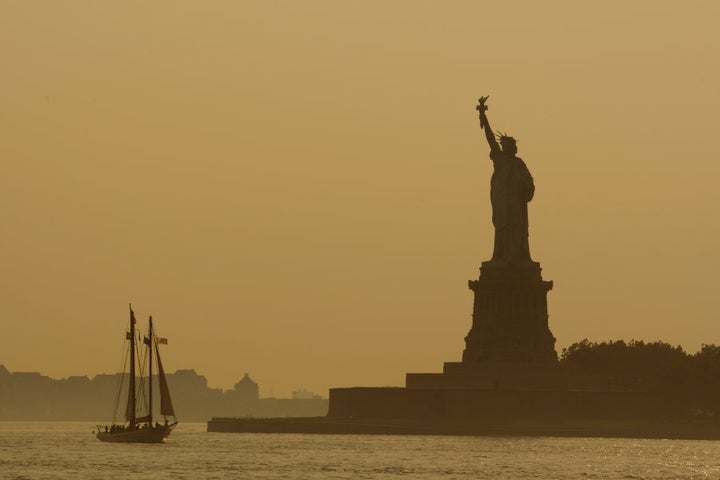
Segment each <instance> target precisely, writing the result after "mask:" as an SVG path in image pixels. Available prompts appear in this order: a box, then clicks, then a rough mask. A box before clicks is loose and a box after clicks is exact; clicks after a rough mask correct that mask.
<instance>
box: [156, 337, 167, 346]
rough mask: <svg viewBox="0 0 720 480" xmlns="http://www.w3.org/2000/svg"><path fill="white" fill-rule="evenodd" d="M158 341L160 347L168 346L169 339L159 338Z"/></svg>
mask: <svg viewBox="0 0 720 480" xmlns="http://www.w3.org/2000/svg"><path fill="white" fill-rule="evenodd" d="M157 340H158V343H159V344H160V345H167V338H163V337H158V339H157Z"/></svg>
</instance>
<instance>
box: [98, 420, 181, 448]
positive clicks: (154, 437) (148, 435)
mask: <svg viewBox="0 0 720 480" xmlns="http://www.w3.org/2000/svg"><path fill="white" fill-rule="evenodd" d="M175 425H176V424H175V423H173V424H171V425H159V426H156V427H148V428H137V429H135V430H123V431H120V432H103V431H99V432H98V434H97V438H98V440H100V441H101V442H117V443H165V442H166V441H167V438H168V436H169V435H170V432H171V431H172V429H173V427H175Z"/></svg>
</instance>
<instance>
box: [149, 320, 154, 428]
mask: <svg viewBox="0 0 720 480" xmlns="http://www.w3.org/2000/svg"><path fill="white" fill-rule="evenodd" d="M149 324H150V327H149V329H148V358H149V360H148V364H149V368H150V371H149V372H148V417H149V422H150V425H152V364H153V358H152V344H153V325H152V315H150V320H149Z"/></svg>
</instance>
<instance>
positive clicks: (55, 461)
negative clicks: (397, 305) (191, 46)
mask: <svg viewBox="0 0 720 480" xmlns="http://www.w3.org/2000/svg"><path fill="white" fill-rule="evenodd" d="M94 429H95V426H94V425H92V424H89V423H61V422H58V423H18V422H8V423H2V422H0V478H2V479H5V478H8V479H76V478H77V479H93V480H95V479H98V478H103V479H126V478H130V476H132V477H133V478H148V479H150V478H152V479H165V478H167V479H170V478H172V479H177V478H187V479H191V478H192V479H198V478H207V479H219V480H222V479H231V478H232V479H235V478H259V479H276V478H277V479H280V478H282V479H288V478H289V479H295V478H297V479H317V478H323V479H326V478H332V479H356V478H364V479H388V478H391V479H392V478H403V479H406V478H407V479H411V478H412V479H434V478H438V477H442V478H448V479H483V478H488V479H489V478H492V479H518V478H531V479H532V478H536V479H548V478H553V479H573V480H574V479H578V478H601V479H606V478H617V479H653V480H655V479H701V478H713V479H715V478H720V442H714V441H696V440H634V439H597V438H550V437H542V438H529V437H499V438H492V437H440V436H374V435H280V434H221V433H206V432H205V424H204V423H194V424H180V425H179V426H178V428H177V429H176V430H175V431H174V432H173V434H172V435H171V436H170V439H169V443H167V444H165V445H139V444H113V443H103V442H100V441H98V440H97V439H95V436H94V435H93V433H92V431H93V430H94Z"/></svg>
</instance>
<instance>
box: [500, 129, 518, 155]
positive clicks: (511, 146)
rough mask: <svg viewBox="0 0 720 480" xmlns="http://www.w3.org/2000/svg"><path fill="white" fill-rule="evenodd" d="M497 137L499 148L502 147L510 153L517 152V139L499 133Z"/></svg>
mask: <svg viewBox="0 0 720 480" xmlns="http://www.w3.org/2000/svg"><path fill="white" fill-rule="evenodd" d="M498 139H499V140H500V148H502V151H503V152H505V153H508V154H510V155H515V154H516V153H517V140H515V139H514V138H513V137H509V136H507V135H505V134H501V135H499V136H498Z"/></svg>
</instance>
